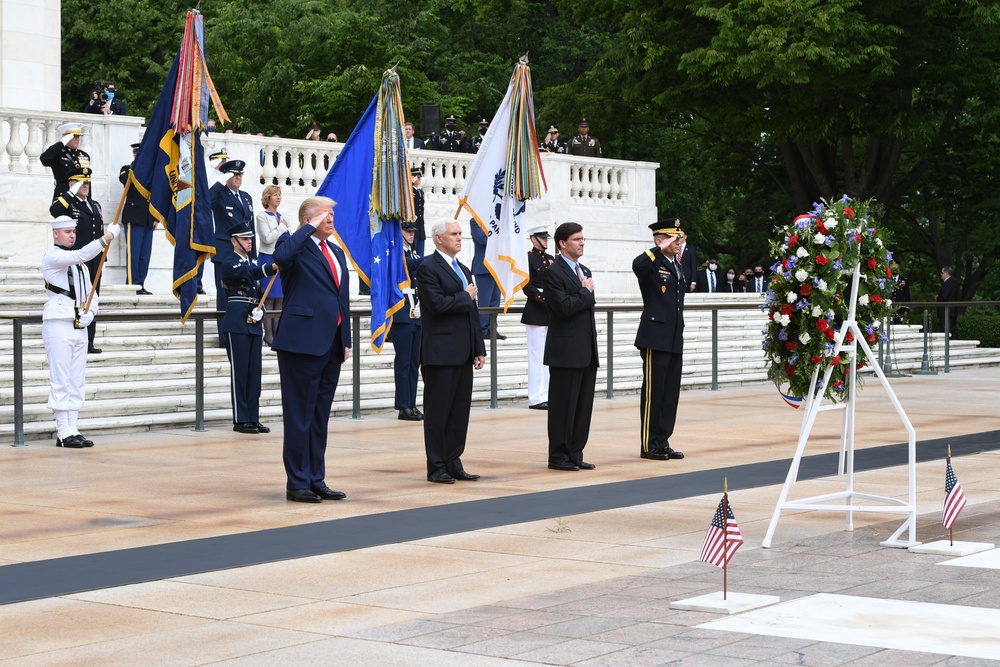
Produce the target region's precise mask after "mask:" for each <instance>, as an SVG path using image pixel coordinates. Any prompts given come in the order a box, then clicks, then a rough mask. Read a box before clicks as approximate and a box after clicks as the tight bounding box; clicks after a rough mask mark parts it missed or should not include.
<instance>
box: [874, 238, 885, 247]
mask: <svg viewBox="0 0 1000 667" xmlns="http://www.w3.org/2000/svg"><path fill="white" fill-rule="evenodd" d="M875 243H877V244H878V247H879V248H881V247H882V245H883V244H882V239H880V238H878V237H877V236H876V237H875Z"/></svg>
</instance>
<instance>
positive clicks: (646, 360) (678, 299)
mask: <svg viewBox="0 0 1000 667" xmlns="http://www.w3.org/2000/svg"><path fill="white" fill-rule="evenodd" d="M680 222H681V221H680V220H678V219H677V218H668V219H667V220H665V221H664V222H654V223H653V224H651V225H650V226H649V228H650V229H651V230H653V241H654V242H655V243H656V245H655V246H654V247H652V248H650V249H649V250H646V251H645V252H644V253H642V254H641V255H639V256H638V257H636V258H635V260H633V262H632V272H633V273H635V277H636V278H637V279H638V280H639V291H640V292H641V294H642V319H640V320H639V329H638V331H636V334H635V346H636V347H637V348H639V353H640V354H641V355H642V390H641V391H640V393H639V397H640V398H639V414H640V435H641V440H642V446H641V448H640V451H639V456H640V457H641V458H644V459H653V460H656V461H666V460H668V459H682V458H684V454H683V453H682V452H679V451H677V450H675V449H673V448H671V447H670V436H671V435H673V432H674V423H675V422H676V421H677V401H678V400H679V398H680V394H681V361H682V353H683V351H684V294H685V292H687V278H685V277H684V272H683V271H682V270H681V268H680V262H679V261H678V259H677V250H678V248H679V245H680V244H679V238H680V237H681V236H683V235H684V232H683V231H682V230H681V226H680Z"/></svg>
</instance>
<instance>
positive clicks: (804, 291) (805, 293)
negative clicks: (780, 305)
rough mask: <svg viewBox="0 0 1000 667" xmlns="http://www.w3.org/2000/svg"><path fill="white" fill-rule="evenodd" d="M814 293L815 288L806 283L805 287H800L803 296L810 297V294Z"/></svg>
mask: <svg viewBox="0 0 1000 667" xmlns="http://www.w3.org/2000/svg"><path fill="white" fill-rule="evenodd" d="M812 291H813V286H812V285H811V284H809V283H805V284H804V285H802V286H801V287H799V294H801V295H802V296H809V294H810V292H812Z"/></svg>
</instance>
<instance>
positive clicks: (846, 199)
mask: <svg viewBox="0 0 1000 667" xmlns="http://www.w3.org/2000/svg"><path fill="white" fill-rule="evenodd" d="M850 202H851V198H850V197H848V196H847V195H844V196H843V197H841V198H840V203H841V204H849V203H850Z"/></svg>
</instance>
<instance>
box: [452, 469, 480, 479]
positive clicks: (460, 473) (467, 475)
mask: <svg viewBox="0 0 1000 667" xmlns="http://www.w3.org/2000/svg"><path fill="white" fill-rule="evenodd" d="M449 474H450V475H451V476H452V477H454V478H455V479H457V480H458V481H460V482H475V481H476V480H477V479H479V475H473V474H472V473H469V472H465V471H464V470H457V471H455V472H453V473H449Z"/></svg>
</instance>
